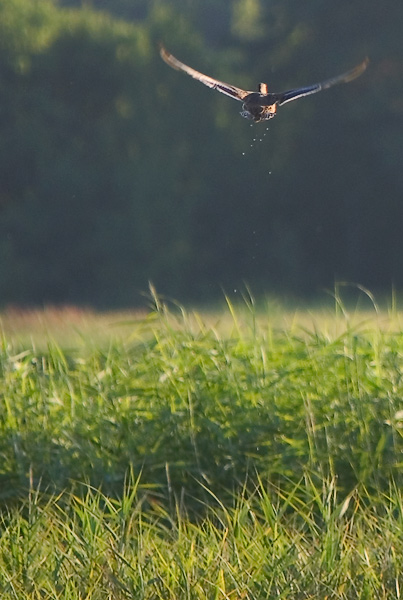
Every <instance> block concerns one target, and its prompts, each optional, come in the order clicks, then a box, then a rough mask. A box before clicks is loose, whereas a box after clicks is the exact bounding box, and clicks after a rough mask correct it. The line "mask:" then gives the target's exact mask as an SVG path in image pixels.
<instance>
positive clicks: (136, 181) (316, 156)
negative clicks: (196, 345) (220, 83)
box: [0, 0, 403, 306]
mask: <svg viewBox="0 0 403 600" xmlns="http://www.w3.org/2000/svg"><path fill="white" fill-rule="evenodd" d="M88 4H90V5H91V6H93V7H94V9H96V8H99V9H102V11H103V12H97V11H96V10H94V9H90V8H88ZM73 5H74V6H76V8H71V6H73ZM82 6H84V8H82ZM78 7H81V8H78ZM106 11H109V12H110V13H113V14H114V15H115V17H112V16H111V15H110V14H108V12H106ZM117 17H119V18H120V20H119V19H118V18H117ZM122 18H126V19H127V21H123V20H122ZM401 28H402V11H400V10H398V9H397V8H396V6H395V3H393V2H391V1H390V0H387V2H386V5H383V6H382V7H380V4H379V2H375V1H374V0H371V1H370V2H369V3H366V4H365V9H363V6H362V3H356V4H354V5H351V6H350V7H349V8H348V9H347V8H346V7H343V9H341V8H340V6H339V5H338V4H337V3H335V4H334V5H332V6H331V7H328V6H326V7H325V6H324V5H323V3H322V2H319V1H317V0H311V1H310V2H308V3H302V4H301V3H295V2H291V1H289V0H286V1H284V0H273V1H272V2H270V3H265V2H259V1H258V0H231V1H230V2H216V1H215V0H214V1H213V0H203V2H201V1H199V0H195V1H193V2H187V3H183V2H182V1H177V0H163V1H161V0H152V1H148V0H147V2H145V1H144V0H137V1H135V2H133V1H132V0H130V1H127V2H126V1H125V0H120V1H117V0H113V1H111V0H110V1H108V0H93V1H92V2H91V3H87V2H81V1H80V2H78V1H77V2H67V1H66V2H60V4H56V3H53V2H51V1H50V0H35V1H33V0H1V1H0V95H1V103H0V126H1V131H2V136H1V140H0V204H1V215H0V216H1V218H0V239H1V243H0V301H1V303H2V304H3V305H4V304H6V303H22V304H24V303H25V304H41V303H43V302H53V303H62V302H64V303H66V302H68V303H73V302H75V303H81V304H93V305H97V306H123V305H132V304H133V302H136V301H138V293H139V291H143V290H144V289H146V287H147V282H148V281H149V280H152V281H154V282H155V283H156V284H157V285H158V288H159V289H161V290H162V291H164V292H165V293H167V294H170V295H173V296H175V297H178V296H179V297H181V298H182V299H183V300H187V299H192V300H195V299H196V300H197V301H201V300H204V299H206V298H207V299H208V298H209V297H214V296H216V294H217V291H219V286H223V287H224V288H225V289H228V290H230V289H234V288H238V287H239V284H240V282H242V281H244V280H246V281H248V282H249V283H250V284H251V285H253V288H254V289H255V290H256V291H257V292H259V291H260V290H266V289H267V288H270V289H274V290H279V289H280V290H284V289H285V290H287V291H292V292H297V293H312V292H313V291H314V290H315V289H317V286H322V285H329V284H332V283H333V279H334V276H335V274H336V275H337V277H338V278H340V279H347V280H355V281H360V282H362V283H364V284H366V285H367V286H370V287H371V288H373V289H375V288H379V287H385V286H386V287H388V286H389V285H390V282H391V281H392V279H393V280H394V282H395V284H396V285H397V286H400V284H401V277H402V275H401V273H402V272H403V270H402V264H401V252H400V245H401V231H400V223H401V220H402V214H401V211H402V204H401V201H400V198H401V191H402V190H401V187H402V180H401V169H400V164H401V144H400V137H399V133H398V132H399V124H400V120H399V119H400V115H401V106H400V104H399V97H400V95H401V83H400V82H401V78H399V76H398V75H399V69H400V66H399V65H400V64H401V61H402V57H401V51H400V48H401V45H400V40H401ZM375 30H376V31H377V32H378V34H377V36H374V35H373V33H372V32H373V31H375ZM160 41H164V43H166V44H167V46H168V47H169V48H170V49H171V50H172V51H173V52H175V53H176V54H178V55H179V56H180V58H182V59H183V60H185V61H187V62H189V63H190V64H192V65H194V66H195V67H196V68H198V69H200V70H202V71H206V72H208V73H211V75H213V76H216V77H219V78H220V79H223V80H224V81H231V82H232V81H233V82H234V83H235V84H237V85H240V86H242V87H246V88H248V89H254V88H255V86H256V84H257V82H258V81H261V80H267V81H268V83H269V86H270V89H273V90H274V91H277V90H278V91H280V90H282V89H286V88H291V87H295V86H296V85H300V84H301V85H303V84H306V83H310V82H312V81H315V80H317V79H318V80H319V79H320V78H322V77H328V76H331V75H333V74H336V73H337V72H339V71H341V70H343V69H345V68H348V67H350V66H352V65H353V64H354V63H355V62H358V60H361V59H362V58H363V57H364V56H365V55H367V54H368V55H369V56H370V58H371V65H370V69H369V71H368V72H367V73H366V74H365V75H364V76H363V77H362V78H361V79H360V80H358V81H356V82H354V83H353V84H351V85H349V86H348V87H347V86H345V87H343V88H338V89H335V90H333V91H332V92H331V93H330V92H329V93H326V94H324V95H323V96H321V97H320V99H319V97H315V98H310V99H309V100H308V99H307V100H301V102H300V103H298V106H293V105H290V106H287V107H284V108H283V110H282V111H281V112H280V114H279V116H278V117H277V118H276V119H275V120H273V122H272V123H270V126H269V129H268V131H267V132H266V130H265V128H264V126H262V127H260V128H259V129H258V128H257V127H256V128H253V129H250V127H249V124H248V123H247V122H246V121H244V120H242V119H240V118H239V116H238V110H239V106H237V104H236V103H234V102H231V100H229V99H228V98H225V97H222V96H220V95H219V94H214V93H211V91H209V90H207V89H205V88H203V87H202V86H200V85H198V84H197V83H196V82H194V81H191V80H190V79H187V78H186V77H184V76H183V75H181V74H180V73H176V72H174V71H172V70H170V69H168V68H167V67H166V65H165V64H163V63H162V61H161V60H160V58H159V56H158V43H159V42H160ZM385 97H386V98H388V101H387V102H385ZM380 106H382V110H380ZM263 135H265V137H264V139H263V141H262V142H259V141H258V140H259V139H260V138H263ZM254 139H255V140H256V141H255V142H253V140H254ZM380 199H382V201H380ZM385 231H387V232H388V235H387V238H386V239H385V233H384V232H385ZM219 293H220V292H219Z"/></svg>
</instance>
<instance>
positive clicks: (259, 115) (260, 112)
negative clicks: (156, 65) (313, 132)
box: [160, 46, 369, 123]
mask: <svg viewBox="0 0 403 600" xmlns="http://www.w3.org/2000/svg"><path fill="white" fill-rule="evenodd" d="M160 54H161V58H162V59H163V60H164V61H165V62H166V63H167V64H168V65H169V66H170V67H172V68H173V69H176V70H177V71H184V72H185V73H187V74H188V75H190V76H191V77H193V78H194V79H197V80H198V81H201V83H204V85H206V86H207V87H209V88H211V89H213V90H217V91H218V92H221V93H222V94H226V95H227V96H230V97H231V98H235V100H240V102H243V106H242V111H241V115H242V116H243V117H245V118H246V119H253V121H255V123H260V122H261V121H268V120H269V119H272V118H273V117H274V116H275V114H276V112H277V107H278V106H282V105H283V104H287V102H291V101H292V100H298V98H302V97H303V96H309V95H310V94H316V93H317V92H320V91H321V90H326V89H327V88H330V87H332V86H334V85H338V84H339V83H348V82H349V81H353V79H356V78H357V77H359V76H360V75H361V74H362V73H363V72H364V71H365V69H366V68H367V66H368V63H369V60H368V58H366V59H365V60H363V61H362V62H361V63H360V64H359V65H357V66H356V67H354V69H351V70H350V71H347V72H346V73H343V74H342V75H338V76H337V77H332V78H331V79H326V80H325V81H322V82H321V83H314V84H312V85H307V86H305V87H300V88H295V89H293V90H288V91H287V92H281V93H272V92H269V89H268V86H267V83H259V85H258V91H257V92H252V91H248V90H243V89H241V88H238V87H235V86H234V85H230V84H229V83H224V82H223V81H218V80H217V79H213V78H212V77H209V76H208V75H204V74H203V73H200V72H199V71H196V70H195V69H192V67H189V66H188V65H185V64H184V63H183V62H181V61H180V60H178V59H177V58H175V56H173V55H172V54H171V53H170V52H168V50H166V49H165V48H164V47H163V46H161V47H160Z"/></svg>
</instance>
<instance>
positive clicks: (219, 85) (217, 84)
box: [160, 46, 251, 101]
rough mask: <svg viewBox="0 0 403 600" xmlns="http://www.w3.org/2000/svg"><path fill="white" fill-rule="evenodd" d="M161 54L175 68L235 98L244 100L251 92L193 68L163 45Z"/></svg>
mask: <svg viewBox="0 0 403 600" xmlns="http://www.w3.org/2000/svg"><path fill="white" fill-rule="evenodd" d="M160 54H161V58H162V59H163V60H164V61H165V62H166V63H167V64H168V65H169V66H170V67H172V68H173V69H176V70H177V71H184V72H185V73H187V74H188V75H190V76H191V77H193V78H194V79H197V80H198V81H201V83H204V85H207V87H209V88H211V89H213V90H217V91H218V92H221V93H222V94H226V95H227V96H230V97H231V98H235V100H241V101H242V100H243V99H244V98H246V96H248V95H249V94H250V93H251V92H247V91H246V90H242V89H241V88H237V87H235V86H234V85H230V84H229V83H224V81H218V80H217V79H213V78H212V77H209V76H208V75H204V74H203V73H200V72H199V71H196V70H195V69H192V67H188V65H185V64H184V63H183V62H181V61H180V60H178V59H177V58H175V56H173V55H172V54H171V53H170V52H168V51H167V50H166V49H165V48H164V47H163V46H161V47H160Z"/></svg>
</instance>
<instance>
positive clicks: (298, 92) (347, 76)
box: [276, 58, 369, 106]
mask: <svg viewBox="0 0 403 600" xmlns="http://www.w3.org/2000/svg"><path fill="white" fill-rule="evenodd" d="M368 63H369V60H368V58H366V59H365V60H364V61H363V62H362V63H360V64H359V65H357V66H356V67H354V69H351V70H350V71H347V72H346V73H343V74H342V75H338V76H337V77H332V78H331V79H326V81H322V83H314V84H312V85H308V86H306V87H301V88H297V89H295V90H288V91H287V92H283V93H282V94H276V96H278V104H279V106H281V105H282V104H286V103H287V102H291V101H292V100H297V99H298V98H302V97H303V96H309V95H310V94H316V92H320V91H321V90H326V89H327V88H330V87H332V86H333V85H338V84H339V83H348V82H349V81H353V79H356V78H357V77H359V76H360V75H361V74H362V73H363V72H364V71H365V69H366V68H367V66H368Z"/></svg>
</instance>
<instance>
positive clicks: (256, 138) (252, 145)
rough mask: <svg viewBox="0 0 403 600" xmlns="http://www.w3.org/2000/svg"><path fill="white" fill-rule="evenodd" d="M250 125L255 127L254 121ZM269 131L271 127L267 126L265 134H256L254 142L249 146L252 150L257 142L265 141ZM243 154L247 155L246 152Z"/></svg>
mask: <svg viewBox="0 0 403 600" xmlns="http://www.w3.org/2000/svg"><path fill="white" fill-rule="evenodd" d="M250 127H253V123H251V124H250ZM268 131H269V128H268V127H266V129H265V131H264V132H263V135H262V136H261V137H258V136H256V137H254V138H252V142H251V144H250V145H249V147H250V148H252V150H253V148H254V147H255V145H256V143H257V142H263V140H264V138H265V137H266V135H267V132H268ZM249 152H250V151H249ZM242 156H246V152H242Z"/></svg>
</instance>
